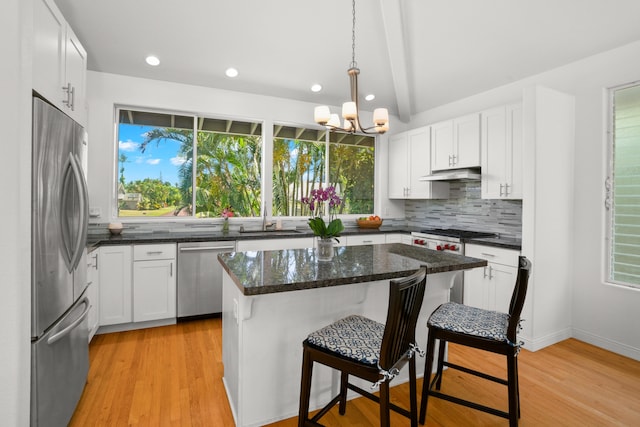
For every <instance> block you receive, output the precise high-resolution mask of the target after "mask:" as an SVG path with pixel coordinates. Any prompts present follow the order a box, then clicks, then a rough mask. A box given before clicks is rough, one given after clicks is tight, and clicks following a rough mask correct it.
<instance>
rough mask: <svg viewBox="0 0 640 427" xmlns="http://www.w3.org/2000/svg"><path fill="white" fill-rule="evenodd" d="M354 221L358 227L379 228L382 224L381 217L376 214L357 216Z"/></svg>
mask: <svg viewBox="0 0 640 427" xmlns="http://www.w3.org/2000/svg"><path fill="white" fill-rule="evenodd" d="M356 222H357V223H358V227H360V228H380V226H381V225H382V218H380V217H379V216H378V215H370V216H368V217H366V216H363V217H360V218H358V219H357V220H356Z"/></svg>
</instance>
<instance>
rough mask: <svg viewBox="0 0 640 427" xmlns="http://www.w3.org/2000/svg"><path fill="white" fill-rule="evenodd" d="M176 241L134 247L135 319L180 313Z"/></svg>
mask: <svg viewBox="0 0 640 427" xmlns="http://www.w3.org/2000/svg"><path fill="white" fill-rule="evenodd" d="M176 273H177V268H176V245H175V244H173V243H171V244H159V245H155V244H151V245H135V246H134V248H133V321H134V322H146V321H149V320H160V319H169V318H173V317H176Z"/></svg>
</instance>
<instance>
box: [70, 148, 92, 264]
mask: <svg viewBox="0 0 640 427" xmlns="http://www.w3.org/2000/svg"><path fill="white" fill-rule="evenodd" d="M70 160H71V167H72V169H73V175H74V177H75V180H76V188H77V189H78V201H79V202H80V212H81V215H80V221H79V223H78V230H76V241H75V245H74V248H73V259H72V262H71V265H72V267H73V269H74V270H75V268H76V267H77V266H78V264H79V263H80V260H81V259H82V254H83V252H84V246H85V245H86V242H87V227H88V224H87V221H88V218H89V205H88V203H87V199H88V196H87V184H86V182H85V179H84V174H83V173H82V169H81V166H80V164H81V163H80V161H79V159H78V156H77V155H76V156H75V157H73V156H71V157H70Z"/></svg>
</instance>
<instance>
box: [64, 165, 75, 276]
mask: <svg viewBox="0 0 640 427" xmlns="http://www.w3.org/2000/svg"><path fill="white" fill-rule="evenodd" d="M74 161H75V160H74V158H73V154H71V153H69V157H68V158H67V161H66V162H65V163H64V167H63V168H62V170H63V172H62V188H61V194H60V224H61V225H60V234H61V236H60V237H61V241H62V249H63V250H62V254H63V255H64V256H63V258H64V261H65V264H66V265H67V270H68V271H69V272H71V271H73V269H74V268H75V266H74V264H75V258H76V255H75V250H74V249H73V248H72V247H71V230H70V229H69V223H68V222H67V221H65V220H64V219H63V216H64V215H65V212H66V211H67V206H66V205H67V203H68V202H69V201H68V198H69V187H70V185H71V183H70V181H71V176H70V175H71V174H72V173H75V171H74V167H73V163H74Z"/></svg>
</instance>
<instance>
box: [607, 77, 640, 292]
mask: <svg viewBox="0 0 640 427" xmlns="http://www.w3.org/2000/svg"><path fill="white" fill-rule="evenodd" d="M632 87H638V88H640V80H637V81H633V82H631V83H626V84H622V85H618V86H613V87H609V88H608V89H607V92H608V93H607V95H608V96H607V101H608V104H607V148H606V170H605V173H606V176H605V181H604V193H605V196H604V204H603V205H604V213H605V233H604V236H605V248H604V251H603V252H604V254H605V260H604V265H605V269H604V278H603V282H604V283H605V284H607V285H612V286H618V287H623V288H627V289H634V290H640V283H637V284H636V283H629V282H623V281H620V280H615V279H614V278H613V274H614V263H613V252H614V243H615V240H614V235H615V230H614V227H615V221H614V217H615V203H614V200H615V180H614V172H615V164H614V161H615V143H616V135H615V127H616V123H615V120H616V105H615V93H616V92H617V91H619V90H623V89H628V88H632ZM639 150H640V147H639Z"/></svg>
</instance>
